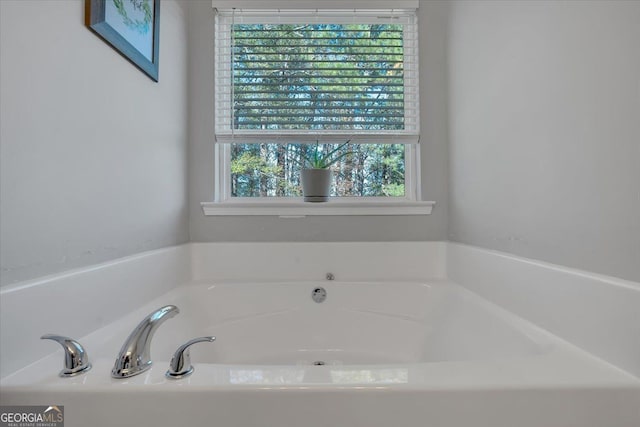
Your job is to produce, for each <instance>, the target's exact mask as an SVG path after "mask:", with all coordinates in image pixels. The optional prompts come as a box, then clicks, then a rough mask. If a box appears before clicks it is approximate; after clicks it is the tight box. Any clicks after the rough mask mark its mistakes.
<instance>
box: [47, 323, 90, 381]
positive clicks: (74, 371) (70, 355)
mask: <svg viewBox="0 0 640 427" xmlns="http://www.w3.org/2000/svg"><path fill="white" fill-rule="evenodd" d="M40 339H43V340H53V341H56V342H57V343H58V344H60V345H61V346H62V348H63V349H64V369H62V370H61V371H60V374H59V375H60V376H61V377H73V376H75V375H78V374H81V373H83V372H87V371H88V370H89V369H91V363H89V356H88V355H87V352H86V351H85V350H84V348H83V347H82V346H81V345H80V343H79V342H77V341H76V340H73V339H71V338H69V337H64V336H61V335H53V334H45V335H43V336H41V337H40Z"/></svg>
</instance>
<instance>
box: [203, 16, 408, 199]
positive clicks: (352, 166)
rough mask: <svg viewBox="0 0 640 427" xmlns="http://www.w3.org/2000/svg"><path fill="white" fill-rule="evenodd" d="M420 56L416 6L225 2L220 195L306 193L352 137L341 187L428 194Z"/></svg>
mask: <svg viewBox="0 0 640 427" xmlns="http://www.w3.org/2000/svg"><path fill="white" fill-rule="evenodd" d="M417 54H418V46H417V19H416V14H415V10H278V11H265V10H240V9H229V10H218V11H217V15H216V40H215V63H216V64H215V72H216V75H215V137H216V161H217V171H218V173H217V188H216V190H217V194H216V196H217V200H218V201H228V200H234V201H239V200H241V199H243V200H244V199H250V200H252V201H259V200H272V201H273V200H278V199H287V198H295V197H298V196H300V195H301V194H300V191H301V190H300V179H299V169H300V163H301V159H302V157H303V156H304V155H305V154H306V153H308V151H309V150H311V149H314V148H315V147H314V146H311V145H310V144H314V145H315V144H317V143H318V142H319V143H320V149H321V150H323V151H324V152H325V153H326V152H330V151H333V150H335V149H336V148H338V147H339V145H340V144H341V143H343V142H345V141H350V143H349V145H348V146H347V148H343V149H345V150H347V152H345V153H343V156H342V157H341V159H340V160H339V161H338V162H336V163H335V164H334V165H333V166H332V169H333V170H334V181H335V182H334V188H333V190H332V195H334V196H343V197H349V198H350V200H353V199H355V198H358V199H365V198H366V199H367V200H378V201H380V200H387V199H388V200H395V201H399V200H404V201H415V200H418V199H419V198H418V197H417V194H418V187H419V186H418V182H419V177H418V164H417V157H418V142H419V131H420V129H419V127H420V126H419V115H420V114H419V93H418V65H417V64H418V58H417ZM288 200H291V199H288ZM294 200H295V199H294Z"/></svg>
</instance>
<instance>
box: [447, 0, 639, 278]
mask: <svg viewBox="0 0 640 427" xmlns="http://www.w3.org/2000/svg"><path fill="white" fill-rule="evenodd" d="M449 55H450V63H449V69H450V123H451V126H450V157H451V166H450V185H451V196H450V215H451V216H450V222H449V238H450V239H451V240H452V241H456V242H463V243H467V244H471V245H477V246H482V247H487V248H491V249H497V250H501V251H507V252H511V253H514V254H518V255H522V256H525V257H530V258H536V259H540V260H545V261H549V262H553V263H556V264H562V265H567V266H572V267H578V268H582V269H585V270H590V271H594V272H598V273H603V274H607V275H612V276H617V277H621V278H626V279H631V280H635V281H640V2H637V1H585V2H582V1H571V2H561V1H557V2H556V1H517V2H504V1H481V2H479V1H457V2H454V3H453V4H452V9H451V20H450V33H449Z"/></svg>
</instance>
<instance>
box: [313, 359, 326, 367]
mask: <svg viewBox="0 0 640 427" xmlns="http://www.w3.org/2000/svg"><path fill="white" fill-rule="evenodd" d="M324 364H325V363H324V362H323V361H322V360H316V361H315V362H313V366H323V365H324Z"/></svg>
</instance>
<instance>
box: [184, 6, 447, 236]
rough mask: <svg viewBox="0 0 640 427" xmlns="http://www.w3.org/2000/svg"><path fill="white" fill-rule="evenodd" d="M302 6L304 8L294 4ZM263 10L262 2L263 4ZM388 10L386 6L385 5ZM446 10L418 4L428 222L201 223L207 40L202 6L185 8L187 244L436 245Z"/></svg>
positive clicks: (209, 172)
mask: <svg viewBox="0 0 640 427" xmlns="http://www.w3.org/2000/svg"><path fill="white" fill-rule="evenodd" d="M300 1H301V2H303V1H309V0H300ZM264 3H265V4H267V3H268V2H266V1H265V2H264ZM390 6H392V5H390ZM447 12H448V5H447V3H446V2H442V1H422V2H421V3H420V12H419V19H420V51H421V62H420V75H421V81H420V84H421V107H422V117H421V118H422V137H421V142H422V143H423V146H422V147H423V148H422V189H423V199H424V200H435V201H436V202H437V203H438V204H437V205H436V207H435V208H434V210H433V213H432V215H430V216H420V217H417V216H402V217H371V216H369V217H366V216H363V217H307V218H304V219H295V220H292V219H279V218H276V217H237V216H236V217H205V216H204V214H203V213H202V208H201V207H200V202H210V201H212V200H213V191H214V157H213V132H214V123H213V117H214V111H213V94H214V88H213V40H214V31H213V30H214V28H213V21H214V14H213V9H212V6H211V1H210V0H192V1H190V2H189V36H190V39H189V49H190V58H191V59H190V60H191V64H192V67H191V69H190V73H189V82H190V87H189V97H190V99H189V102H190V107H191V113H190V117H189V118H190V124H189V126H190V127H189V128H190V132H191V133H190V144H191V146H190V149H189V151H190V175H189V178H190V185H189V188H190V197H189V200H190V202H189V205H190V209H189V211H190V227H191V239H192V240H193V241H376V240H444V239H446V228H447V191H448V190H447V141H446V139H447V135H446V134H447V121H446V112H447V111H446V105H447V99H446V95H447V87H446V50H445V49H446V39H445V36H446V22H447Z"/></svg>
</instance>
